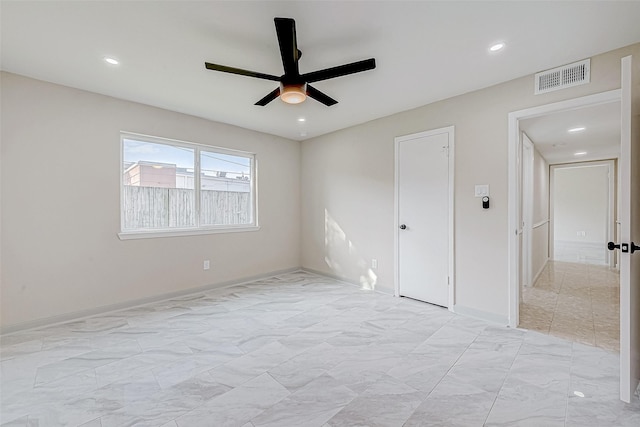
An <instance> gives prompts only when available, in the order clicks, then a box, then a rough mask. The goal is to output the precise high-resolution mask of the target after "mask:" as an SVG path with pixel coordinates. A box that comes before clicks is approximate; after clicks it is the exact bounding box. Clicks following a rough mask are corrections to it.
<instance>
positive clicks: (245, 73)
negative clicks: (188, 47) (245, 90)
mask: <svg viewBox="0 0 640 427" xmlns="http://www.w3.org/2000/svg"><path fill="white" fill-rule="evenodd" d="M204 66H205V67H206V68H207V70H213V71H222V72H223V73H231V74H240V75H241V76H248V77H255V78H257V79H265V80H273V81H275V82H279V81H280V77H277V76H272V75H271V74H264V73H257V72H255V71H249V70H243V69H241V68H234V67H227V66H226V65H218V64H212V63H210V62H205V63H204Z"/></svg>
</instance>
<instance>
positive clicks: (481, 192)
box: [476, 184, 489, 197]
mask: <svg viewBox="0 0 640 427" xmlns="http://www.w3.org/2000/svg"><path fill="white" fill-rule="evenodd" d="M484 196H489V186H488V185H487V184H483V185H476V197H484Z"/></svg>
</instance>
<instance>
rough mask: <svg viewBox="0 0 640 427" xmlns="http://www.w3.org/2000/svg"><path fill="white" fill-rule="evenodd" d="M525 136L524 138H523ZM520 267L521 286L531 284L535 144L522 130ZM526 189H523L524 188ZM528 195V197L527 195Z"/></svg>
mask: <svg viewBox="0 0 640 427" xmlns="http://www.w3.org/2000/svg"><path fill="white" fill-rule="evenodd" d="M525 137H526V139H525ZM525 146H527V147H528V149H529V150H531V151H530V152H531V158H530V159H525V156H524V148H525ZM522 152H523V156H522V193H523V197H522V211H523V214H522V223H523V224H522V252H523V256H522V269H523V272H522V273H523V274H522V278H521V282H522V285H523V286H531V285H533V283H532V281H533V272H532V271H531V266H532V264H533V259H532V252H533V197H534V196H533V192H534V188H533V186H534V183H533V175H534V168H535V164H534V163H535V145H534V143H533V142H532V141H531V139H530V138H529V136H527V134H526V133H524V132H522ZM526 187H528V190H527V191H525V188H526ZM527 196H528V197H527Z"/></svg>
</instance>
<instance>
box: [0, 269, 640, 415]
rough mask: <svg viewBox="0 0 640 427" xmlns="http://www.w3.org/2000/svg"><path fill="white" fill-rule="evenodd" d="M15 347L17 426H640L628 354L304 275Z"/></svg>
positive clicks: (6, 348)
mask: <svg viewBox="0 0 640 427" xmlns="http://www.w3.org/2000/svg"><path fill="white" fill-rule="evenodd" d="M0 349H1V355H2V362H1V366H2V371H1V374H2V377H1V391H2V397H1V408H0V409H1V412H0V414H1V421H0V424H2V426H40V427H42V426H84V427H110V426H134V425H135V426H161V427H198V426H215V427H220V426H239V427H262V426H277V427H287V426H292V427H301V426H318V427H337V426H482V425H486V426H514V425H529V426H545V427H546V426H634V427H637V426H638V425H640V401H637V400H636V401H634V403H632V404H624V403H622V402H620V401H619V400H618V387H619V384H618V356H617V354H615V353H613V352H610V351H607V350H604V349H601V348H596V347H591V346H586V345H583V344H580V343H577V342H573V343H572V342H569V341H566V340H562V339H559V338H556V337H551V336H548V335H544V334H540V333H537V332H532V331H524V330H518V329H509V328H505V327H501V326H497V325H494V324H489V323H486V322H483V321H479V320H474V319H471V318H467V317H463V316H458V315H455V314H452V313H450V312H449V311H447V310H445V309H442V308H439V307H435V306H431V305H428V304H424V303H419V302H416V301H412V300H409V299H404V298H394V297H391V296H388V295H382V294H377V293H373V292H370V291H364V290H360V289H358V288H357V287H355V286H351V285H346V284H344V283H340V282H337V281H334V280H332V279H328V278H325V277H321V276H316V275H312V274H308V273H304V272H297V273H290V274H286V275H281V276H278V277H274V278H271V279H267V280H261V281H256V282H254V283H250V284H245V285H238V286H234V287H230V288H225V289H217V290H212V291H209V292H204V293H199V294H194V295H189V296H185V297H181V298H175V299H171V300H167V301H163V302H159V303H154V304H149V305H146V306H141V307H136V308H131V309H128V310H124V311H120V312H114V313H109V314H105V315H102V316H97V317H93V318H88V319H84V320H78V321H74V322H70V323H66V324H62V325H57V326H51V327H48V328H45V329H40V330H31V331H25V332H21V333H16V334H13V335H7V336H4V337H2V339H1V347H0ZM574 391H579V392H580V393H582V394H583V395H584V397H578V396H577V395H576V394H575V393H574Z"/></svg>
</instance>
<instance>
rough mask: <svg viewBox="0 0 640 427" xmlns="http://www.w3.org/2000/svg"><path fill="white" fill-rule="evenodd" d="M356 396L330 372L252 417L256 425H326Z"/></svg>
mask: <svg viewBox="0 0 640 427" xmlns="http://www.w3.org/2000/svg"><path fill="white" fill-rule="evenodd" d="M354 397H356V393H354V392H353V391H351V390H350V389H348V388H347V387H345V386H343V385H341V384H340V382H339V381H336V380H335V379H334V378H332V377H331V376H329V375H322V376H320V377H318V378H317V379H315V380H313V381H311V382H310V383H308V384H307V385H305V386H304V387H302V388H300V389H299V390H297V391H295V392H294V393H292V394H291V395H289V396H288V397H286V398H285V399H283V400H282V401H281V402H279V403H278V404H276V405H274V406H272V407H271V408H269V409H268V410H266V411H265V412H263V413H262V414H260V415H258V416H256V417H255V418H253V419H252V420H251V422H252V423H253V425H254V426H255V427H280V426H309V427H312V426H318V427H319V426H322V425H323V424H324V423H326V422H327V421H328V420H329V419H331V417H333V416H334V415H335V414H336V413H338V412H339V411H340V410H341V409H342V408H344V407H345V406H346V405H347V404H349V402H351V401H352V400H353V398H354Z"/></svg>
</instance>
